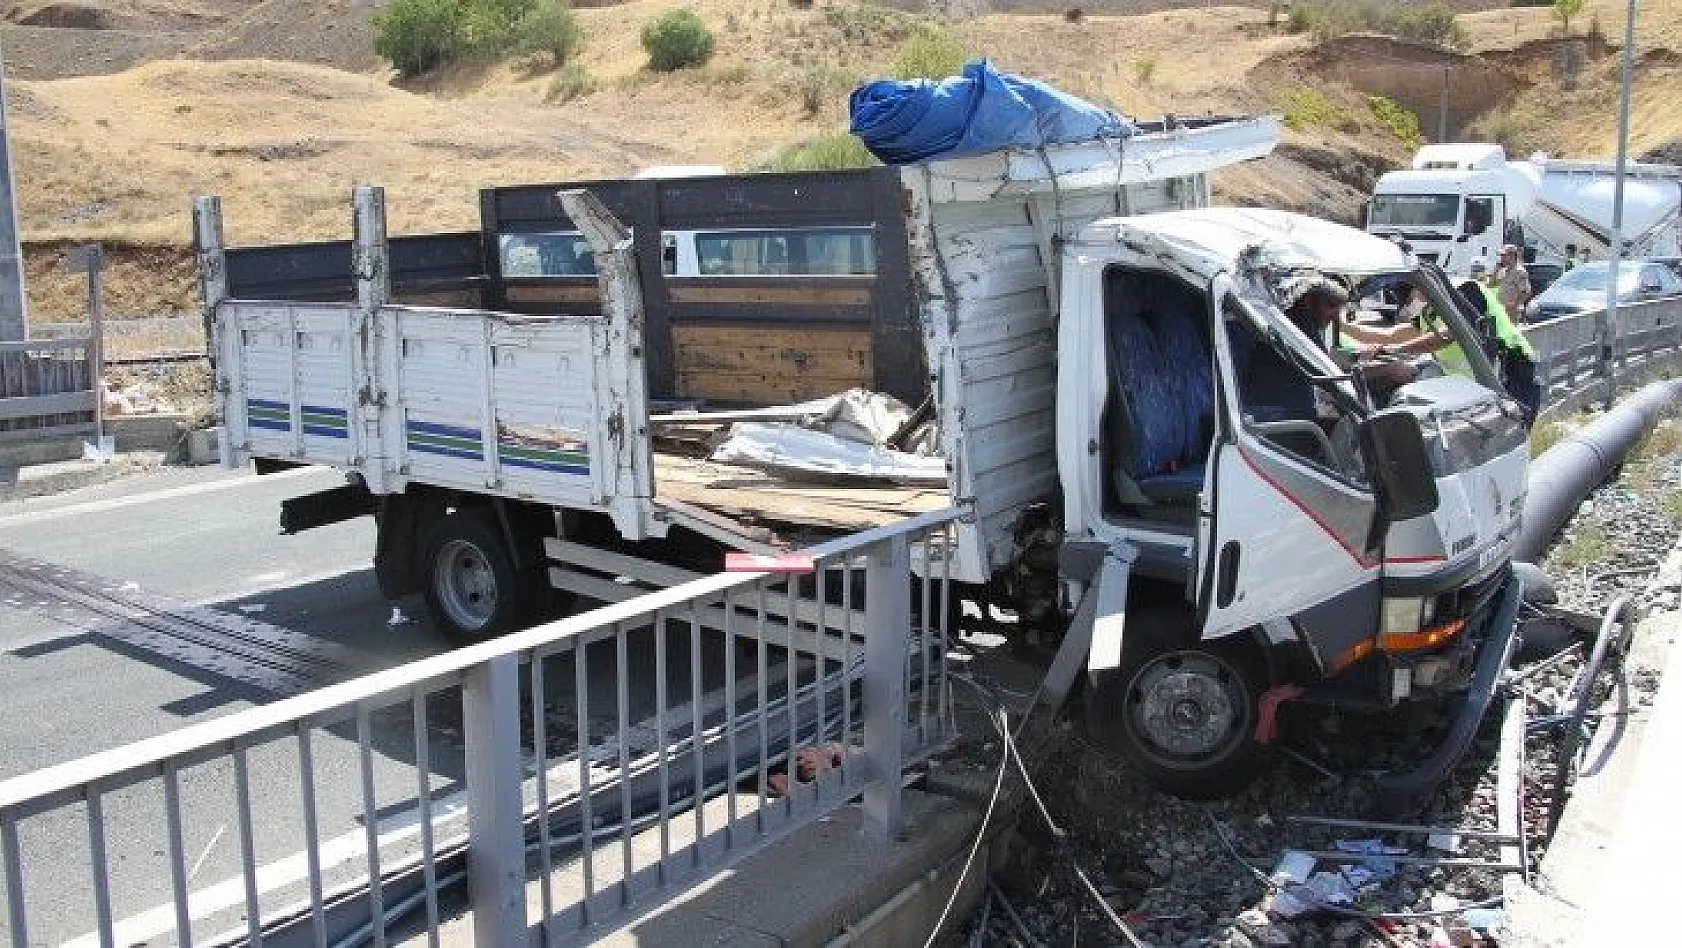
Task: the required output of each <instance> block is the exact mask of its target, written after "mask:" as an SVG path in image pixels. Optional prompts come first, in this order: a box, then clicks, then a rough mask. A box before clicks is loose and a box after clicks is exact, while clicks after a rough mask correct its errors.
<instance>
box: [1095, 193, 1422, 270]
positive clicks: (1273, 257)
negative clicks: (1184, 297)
mask: <svg viewBox="0 0 1682 948" xmlns="http://www.w3.org/2000/svg"><path fill="white" fill-rule="evenodd" d="M1079 242H1080V243H1081V244H1082V245H1085V246H1089V247H1092V248H1094V249H1097V248H1100V247H1104V246H1113V245H1114V244H1116V243H1118V242H1119V243H1122V244H1124V245H1126V246H1128V247H1129V248H1130V249H1133V250H1135V251H1137V252H1140V253H1144V254H1148V255H1153V256H1156V255H1161V254H1163V253H1168V254H1171V255H1172V256H1173V257H1174V258H1175V259H1174V263H1175V264H1176V265H1177V266H1178V267H1180V268H1182V269H1185V270H1189V271H1191V272H1193V273H1197V274H1199V275H1201V276H1203V277H1205V278H1212V277H1213V276H1215V274H1217V273H1220V272H1221V271H1223V270H1224V271H1229V272H1236V271H1237V270H1238V269H1239V261H1240V258H1243V257H1246V256H1248V255H1249V254H1251V253H1253V252H1258V251H1259V258H1256V259H1255V260H1254V262H1255V263H1259V264H1262V265H1264V266H1266V267H1268V268H1272V269H1280V270H1295V269H1304V268H1314V269H1318V270H1321V271H1323V272H1328V273H1337V274H1343V275H1348V276H1365V275H1370V274H1377V273H1394V272H1398V271H1405V270H1411V269H1413V268H1414V266H1415V261H1414V258H1413V255H1412V254H1411V253H1408V252H1406V251H1404V250H1402V249H1401V248H1400V247H1398V246H1397V245H1396V244H1394V243H1392V242H1391V241H1389V240H1386V239H1384V238H1382V237H1375V236H1373V235H1372V234H1369V233H1367V232H1366V231H1363V230H1357V229H1356V228H1353V227H1346V226H1344V225H1342V224H1334V223H1332V222H1331V221H1326V220H1321V219H1320V218H1317V217H1309V216H1307V215H1305V214H1293V213H1290V212H1289V211H1273V210H1261V209H1254V208H1238V207H1212V208H1203V209H1200V210H1195V211H1169V212H1166V213H1162V214H1146V215H1141V216H1138V217H1115V218H1105V219H1103V220H1098V221H1094V222H1093V223H1091V224H1088V225H1087V226H1086V227H1084V228H1082V229H1081V233H1080V241H1079Z"/></svg>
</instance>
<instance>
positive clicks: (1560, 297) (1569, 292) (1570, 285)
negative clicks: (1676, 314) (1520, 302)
mask: <svg viewBox="0 0 1682 948" xmlns="http://www.w3.org/2000/svg"><path fill="white" fill-rule="evenodd" d="M1610 266H1611V262H1610V261H1607V260H1595V261H1592V262H1589V263H1585V264H1582V265H1581V266H1579V267H1577V268H1576V269H1574V270H1571V271H1570V272H1568V273H1566V274H1564V275H1563V276H1561V277H1560V278H1559V279H1558V280H1556V281H1554V284H1553V285H1552V286H1550V287H1548V289H1547V291H1546V292H1544V293H1541V294H1539V295H1538V296H1537V297H1536V298H1535V299H1533V300H1531V301H1530V305H1529V306H1527V307H1526V308H1525V317H1526V319H1527V321H1529V322H1533V323H1539V322H1542V321H1543V320H1547V319H1556V318H1558V317H1560V316H1570V315H1573V314H1575V313H1585V312H1588V311H1590V310H1595V309H1599V308H1601V307H1603V306H1605V305H1606V274H1607V269H1608V268H1609V267H1610ZM1679 295H1682V276H1677V274H1676V273H1675V272H1674V271H1672V270H1671V269H1670V268H1669V267H1667V266H1665V265H1664V264H1662V263H1657V262H1654V261H1652V260H1626V261H1624V262H1623V263H1622V264H1621V265H1620V266H1619V267H1618V302H1620V303H1640V302H1644V301H1646V300H1654V299H1661V298H1663V297H1666V296H1679Z"/></svg>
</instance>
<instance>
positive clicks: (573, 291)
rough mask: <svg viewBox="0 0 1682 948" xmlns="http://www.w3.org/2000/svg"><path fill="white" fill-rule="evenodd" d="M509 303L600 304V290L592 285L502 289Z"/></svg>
mask: <svg viewBox="0 0 1682 948" xmlns="http://www.w3.org/2000/svg"><path fill="white" fill-rule="evenodd" d="M504 295H506V296H507V297H508V301H509V302H511V303H600V302H601V299H602V294H601V289H600V288H599V287H597V286H596V284H594V283H589V284H582V285H565V284H551V285H548V286H532V285H511V286H508V287H506V288H505V289H504Z"/></svg>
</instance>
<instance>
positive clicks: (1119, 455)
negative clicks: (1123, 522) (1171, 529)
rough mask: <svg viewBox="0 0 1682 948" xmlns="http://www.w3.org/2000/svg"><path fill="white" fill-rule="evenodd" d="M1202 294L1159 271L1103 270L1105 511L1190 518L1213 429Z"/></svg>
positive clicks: (1184, 521)
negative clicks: (1105, 384)
mask: <svg viewBox="0 0 1682 948" xmlns="http://www.w3.org/2000/svg"><path fill="white" fill-rule="evenodd" d="M1208 312H1209V307H1208V303H1207V297H1206V294H1205V293H1204V292H1203V291H1202V290H1200V289H1196V288H1194V287H1192V286H1191V285H1189V284H1187V283H1185V282H1182V281H1181V280H1179V279H1177V278H1175V277H1172V276H1169V275H1167V274H1165V273H1160V272H1154V271H1146V270H1133V269H1127V268H1124V267H1111V268H1109V269H1108V270H1106V271H1105V273H1104V345H1105V363H1106V365H1107V367H1108V369H1107V371H1108V397H1107V399H1106V401H1105V405H1104V421H1103V427H1102V431H1103V437H1102V442H1103V444H1102V460H1103V470H1104V472H1105V477H1104V480H1105V484H1104V496H1105V504H1104V507H1105V513H1106V514H1108V515H1110V516H1112V517H1121V518H1126V519H1139V520H1148V521H1155V522H1159V523H1166V524H1174V525H1179V526H1183V527H1187V528H1189V527H1190V526H1192V525H1193V524H1195V523H1196V520H1197V505H1198V495H1199V494H1200V492H1201V491H1202V489H1203V476H1204V463H1205V462H1206V461H1207V459H1208V457H1209V445H1210V442H1211V441H1212V439H1213V438H1214V426H1215V384H1214V373H1213V369H1212V364H1213V360H1212V359H1211V349H1210V327H1209V325H1208Z"/></svg>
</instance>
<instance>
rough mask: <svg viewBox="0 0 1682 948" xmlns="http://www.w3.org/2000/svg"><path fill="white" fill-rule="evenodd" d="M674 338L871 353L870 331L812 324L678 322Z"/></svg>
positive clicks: (702, 343) (725, 345)
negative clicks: (748, 324)
mask: <svg viewBox="0 0 1682 948" xmlns="http://www.w3.org/2000/svg"><path fill="white" fill-rule="evenodd" d="M672 338H673V339H676V340H679V341H680V342H682V344H684V345H689V346H697V347H702V348H709V347H710V348H720V349H748V348H756V347H757V348H796V349H801V350H805V351H810V352H859V351H863V352H869V351H870V330H868V329H832V328H820V327H812V326H788V325H786V324H785V325H784V326H777V325H769V326H759V325H755V326H743V325H704V324H697V323H687V324H679V325H676V326H673V327H672Z"/></svg>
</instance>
